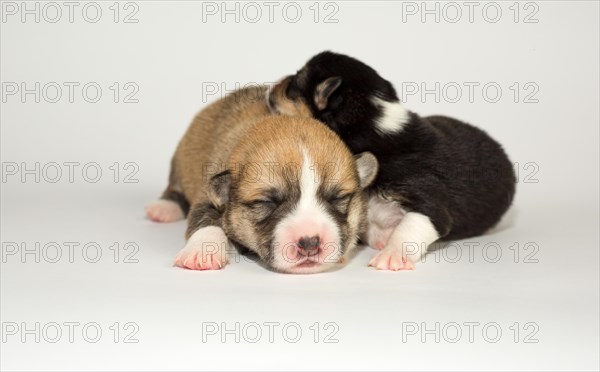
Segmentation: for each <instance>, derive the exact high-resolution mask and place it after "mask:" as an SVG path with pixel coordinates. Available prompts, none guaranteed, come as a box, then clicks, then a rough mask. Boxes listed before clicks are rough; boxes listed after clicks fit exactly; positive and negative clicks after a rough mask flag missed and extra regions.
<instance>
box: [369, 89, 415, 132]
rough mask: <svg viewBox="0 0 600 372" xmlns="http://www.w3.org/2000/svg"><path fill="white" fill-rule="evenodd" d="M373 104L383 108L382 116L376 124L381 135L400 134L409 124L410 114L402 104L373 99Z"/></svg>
mask: <svg viewBox="0 0 600 372" xmlns="http://www.w3.org/2000/svg"><path fill="white" fill-rule="evenodd" d="M373 103H375V105H377V106H379V107H380V108H381V116H380V117H379V118H377V119H376V122H375V129H376V130H377V131H378V132H379V133H381V134H395V133H398V132H400V131H401V130H402V128H403V127H404V125H405V124H406V123H408V120H409V118H410V112H409V111H408V110H407V109H406V108H404V106H402V104H400V102H389V101H385V100H383V99H381V98H378V97H373Z"/></svg>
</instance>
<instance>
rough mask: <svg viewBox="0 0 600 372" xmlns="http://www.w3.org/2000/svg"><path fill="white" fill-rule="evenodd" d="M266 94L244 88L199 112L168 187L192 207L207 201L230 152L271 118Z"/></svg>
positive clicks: (177, 155)
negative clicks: (261, 121) (212, 180)
mask: <svg viewBox="0 0 600 372" xmlns="http://www.w3.org/2000/svg"><path fill="white" fill-rule="evenodd" d="M265 93H266V87H250V88H246V89H241V90H238V91H236V92H234V93H232V94H230V95H228V96H226V97H225V98H223V99H221V100H219V101H217V102H215V103H213V104H211V105H209V106H208V107H206V108H205V109H204V110H202V111H200V112H199V113H198V114H197V115H196V117H195V118H194V120H193V121H192V123H191V125H190V126H189V128H188V130H187V132H186V133H185V135H184V136H183V138H182V139H181V141H180V143H179V146H178V147H177V150H176V152H175V156H174V157H173V161H172V177H171V180H170V185H169V188H170V189H172V190H173V191H179V192H182V193H183V194H184V195H185V197H186V198H187V200H189V201H190V204H191V205H194V204H196V203H199V202H202V201H204V200H206V190H207V186H208V181H209V180H210V178H211V177H212V176H213V175H215V174H216V173H219V172H220V171H222V170H223V169H222V168H223V167H224V165H225V163H226V161H227V158H228V157H229V153H230V152H231V150H232V149H233V148H234V147H235V145H236V144H237V143H238V142H239V141H240V140H241V139H242V138H243V137H244V134H245V132H246V131H247V130H248V128H250V127H251V126H252V124H254V123H255V122H256V121H257V120H259V119H261V118H263V117H265V116H267V115H270V113H269V109H268V107H267V105H266V101H265V99H264V96H265Z"/></svg>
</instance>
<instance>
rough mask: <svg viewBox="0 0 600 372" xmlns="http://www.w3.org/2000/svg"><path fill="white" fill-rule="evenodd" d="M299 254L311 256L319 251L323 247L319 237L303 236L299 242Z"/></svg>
mask: <svg viewBox="0 0 600 372" xmlns="http://www.w3.org/2000/svg"><path fill="white" fill-rule="evenodd" d="M297 245H298V252H299V253H300V254H302V255H305V256H310V255H312V254H315V253H317V252H318V251H319V249H320V246H321V239H320V238H319V236H318V235H315V236H311V237H308V236H303V237H301V238H300V240H298V244H297Z"/></svg>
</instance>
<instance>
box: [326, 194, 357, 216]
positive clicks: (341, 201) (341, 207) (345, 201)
mask: <svg viewBox="0 0 600 372" xmlns="http://www.w3.org/2000/svg"><path fill="white" fill-rule="evenodd" d="M353 195H354V194H353V193H350V194H343V195H334V196H332V197H330V198H329V199H328V202H329V204H331V206H332V207H333V208H335V209H336V210H337V211H338V212H339V213H341V214H347V213H348V207H349V206H350V200H352V196H353Z"/></svg>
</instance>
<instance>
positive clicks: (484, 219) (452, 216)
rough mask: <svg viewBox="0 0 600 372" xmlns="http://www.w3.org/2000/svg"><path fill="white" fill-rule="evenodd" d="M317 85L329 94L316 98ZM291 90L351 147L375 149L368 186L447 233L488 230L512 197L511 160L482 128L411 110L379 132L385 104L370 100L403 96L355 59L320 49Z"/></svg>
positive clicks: (446, 236)
mask: <svg viewBox="0 0 600 372" xmlns="http://www.w3.org/2000/svg"><path fill="white" fill-rule="evenodd" d="M332 77H338V78H341V84H339V87H337V89H335V90H334V91H333V92H331V91H328V90H327V89H323V88H321V89H320V90H319V89H317V87H319V84H321V83H323V82H325V81H326V80H327V79H330V78H332ZM321 87H322V86H321ZM319 91H324V92H326V93H327V97H317V95H318V94H319ZM286 95H287V96H288V98H290V99H292V100H297V99H301V100H303V101H304V103H306V104H307V105H308V106H309V107H310V109H311V111H312V114H313V116H314V117H315V118H317V119H319V120H321V121H322V122H324V123H325V124H327V125H328V126H329V127H330V128H332V129H333V130H334V131H336V132H337V134H338V135H339V136H340V137H341V138H342V139H343V140H344V142H346V144H347V145H348V146H349V147H350V149H351V150H352V152H353V153H355V154H358V153H361V152H363V151H370V152H372V153H373V154H374V155H375V156H376V157H377V160H378V161H379V173H378V175H377V178H376V180H375V182H374V184H373V185H372V186H371V188H370V191H371V192H375V193H377V194H380V195H384V196H386V197H387V198H390V199H392V200H395V201H398V202H400V203H401V204H402V206H403V207H404V208H405V209H407V210H410V211H415V212H419V213H422V214H424V215H426V216H428V217H429V218H430V219H431V221H432V223H433V224H434V226H435V228H436V230H437V231H438V234H439V235H440V237H441V238H442V239H460V238H466V237H470V236H475V235H480V234H482V233H484V232H485V231H486V230H488V229H490V228H491V227H493V226H494V225H495V224H496V223H497V222H498V221H499V220H500V218H501V217H502V215H503V214H504V213H505V212H506V210H507V209H508V207H509V206H510V205H511V203H512V200H513V196H514V193H515V174H514V170H513V167H512V164H511V162H510V160H509V159H508V157H507V155H506V154H505V152H504V150H503V149H502V147H501V145H500V144H499V143H497V142H496V141H494V140H493V139H492V138H491V137H490V136H488V135H487V134H486V133H485V132H483V131H482V130H480V129H477V128H475V127H473V126H471V125H468V124H466V123H463V122H460V121H458V120H455V119H452V118H448V117H443V116H430V117H420V116H418V115H417V114H415V113H410V118H409V119H408V121H407V123H406V124H404V126H403V128H402V130H400V131H399V132H396V133H393V134H381V133H380V132H378V131H377V130H376V129H375V128H376V124H375V123H376V120H377V119H378V118H379V117H380V116H381V115H382V109H381V107H380V106H378V105H376V104H375V103H374V102H373V98H374V97H378V98H380V99H383V100H385V101H389V102H398V96H397V94H396V92H395V90H394V88H393V86H392V84H391V83H390V82H388V81H387V80H385V79H383V78H382V77H380V76H379V75H378V74H377V72H376V71H375V70H373V69H372V68H371V67H369V66H367V65H366V64H364V63H362V62H360V61H358V60H356V59H354V58H351V57H348V56H345V55H341V54H336V53H332V52H323V53H321V54H318V55H316V56H315V57H313V58H312V59H311V60H310V61H309V62H308V63H307V64H306V66H305V67H304V68H303V69H301V70H300V71H299V72H298V73H297V74H296V75H294V76H293V77H292V79H291V81H290V83H289V85H288V88H287V90H286ZM317 98H319V99H321V101H322V99H323V98H324V99H326V107H325V108H323V109H320V108H319V105H318V104H317V102H321V101H319V100H318V99H317Z"/></svg>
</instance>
